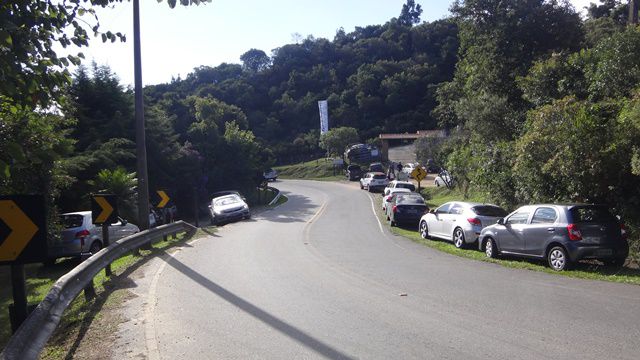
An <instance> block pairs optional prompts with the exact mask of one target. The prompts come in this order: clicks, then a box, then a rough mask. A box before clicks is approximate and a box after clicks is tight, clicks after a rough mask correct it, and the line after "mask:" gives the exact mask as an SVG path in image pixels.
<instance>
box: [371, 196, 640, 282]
mask: <svg viewBox="0 0 640 360" xmlns="http://www.w3.org/2000/svg"><path fill="white" fill-rule="evenodd" d="M421 192H422V193H423V195H425V198H427V199H429V200H428V201H427V204H428V205H429V207H430V208H434V207H437V206H440V205H442V204H444V203H445V202H447V201H452V200H460V199H462V196H461V194H460V193H459V192H457V191H456V190H455V189H454V190H449V189H444V188H426V189H422V191H421ZM467 201H476V202H483V201H484V200H483V198H482V196H481V194H470V196H469V199H467ZM377 213H378V217H379V218H380V220H381V221H383V222H385V219H386V218H385V217H384V215H383V213H382V211H381V210H380V209H378V210H377ZM391 232H392V233H394V234H396V235H400V236H404V237H405V238H407V239H410V240H411V241H414V242H416V243H419V244H422V245H425V246H428V247H431V248H434V249H437V250H440V251H442V252H445V253H447V254H451V255H456V256H460V257H464V258H468V259H473V260H476V261H484V262H490V263H494V264H499V265H501V266H504V267H509V268H515V269H526V270H533V271H540V272H545V273H548V274H554V275H561V276H567V277H573V278H580V279H591V280H602V281H610V282H618V283H626V284H634V285H640V269H638V267H636V266H625V267H622V268H619V269H616V268H612V267H606V266H602V265H600V264H599V263H597V262H596V261H592V262H586V261H585V262H579V263H577V264H574V266H573V268H572V269H570V270H568V271H560V272H557V271H554V270H552V269H550V268H549V267H547V266H546V264H545V263H544V262H542V261H536V260H529V259H520V258H500V259H490V258H488V257H486V255H485V254H484V252H480V251H478V250H476V249H475V248H473V247H472V248H469V249H457V248H456V247H455V246H453V244H452V243H451V242H448V241H443V240H429V239H427V240H425V239H423V238H422V237H421V236H420V234H419V233H418V231H417V229H409V228H400V227H392V228H391Z"/></svg>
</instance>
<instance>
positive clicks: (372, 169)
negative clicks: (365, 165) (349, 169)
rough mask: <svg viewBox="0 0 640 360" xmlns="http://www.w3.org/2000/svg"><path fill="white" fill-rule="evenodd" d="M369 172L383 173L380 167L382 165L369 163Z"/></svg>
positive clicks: (382, 167) (382, 168)
mask: <svg viewBox="0 0 640 360" xmlns="http://www.w3.org/2000/svg"><path fill="white" fill-rule="evenodd" d="M369 172H381V173H383V172H385V170H384V166H382V163H379V162H376V163H371V164H369Z"/></svg>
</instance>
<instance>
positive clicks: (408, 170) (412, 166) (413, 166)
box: [402, 163, 416, 178]
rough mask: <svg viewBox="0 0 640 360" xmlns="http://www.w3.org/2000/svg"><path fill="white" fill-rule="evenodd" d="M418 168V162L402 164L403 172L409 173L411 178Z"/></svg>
mask: <svg viewBox="0 0 640 360" xmlns="http://www.w3.org/2000/svg"><path fill="white" fill-rule="evenodd" d="M415 169H416V164H413V163H406V164H404V165H403V166H402V172H403V173H405V174H407V176H408V177H409V178H411V173H412V172H413V170H415Z"/></svg>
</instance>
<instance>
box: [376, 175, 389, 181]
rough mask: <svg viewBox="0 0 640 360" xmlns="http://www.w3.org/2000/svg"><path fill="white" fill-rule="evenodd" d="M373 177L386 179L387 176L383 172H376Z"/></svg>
mask: <svg viewBox="0 0 640 360" xmlns="http://www.w3.org/2000/svg"><path fill="white" fill-rule="evenodd" d="M373 178H374V179H378V180H382V179H386V178H387V177H386V176H385V175H383V174H377V175H373Z"/></svg>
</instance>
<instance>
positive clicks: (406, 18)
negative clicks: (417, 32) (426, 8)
mask: <svg viewBox="0 0 640 360" xmlns="http://www.w3.org/2000/svg"><path fill="white" fill-rule="evenodd" d="M420 14H422V7H421V6H420V4H418V5H416V2H415V1H414V0H407V3H406V4H404V5H402V11H401V12H400V16H399V17H398V22H399V23H400V25H403V26H413V25H414V24H417V23H419V22H420Z"/></svg>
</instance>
